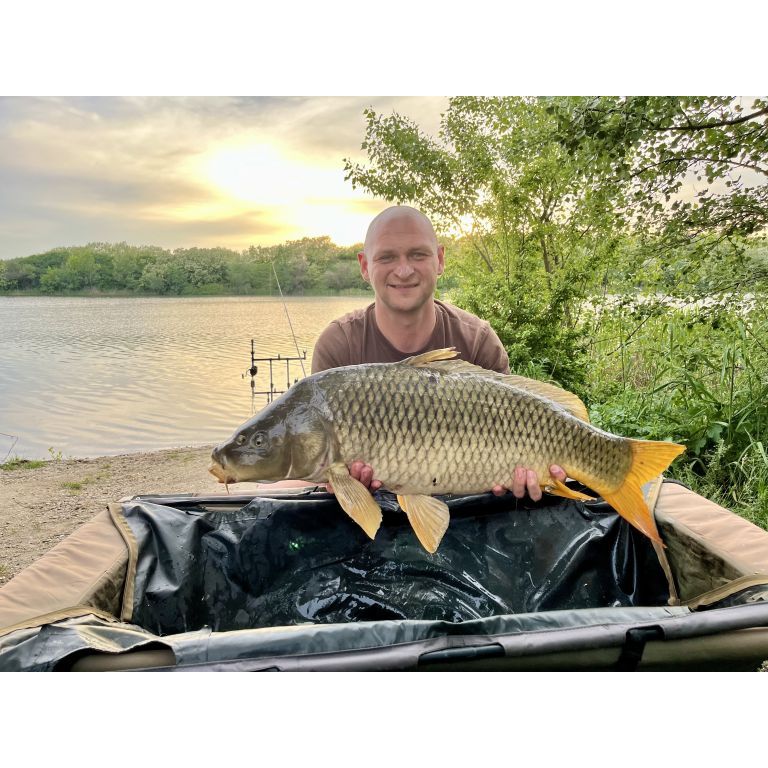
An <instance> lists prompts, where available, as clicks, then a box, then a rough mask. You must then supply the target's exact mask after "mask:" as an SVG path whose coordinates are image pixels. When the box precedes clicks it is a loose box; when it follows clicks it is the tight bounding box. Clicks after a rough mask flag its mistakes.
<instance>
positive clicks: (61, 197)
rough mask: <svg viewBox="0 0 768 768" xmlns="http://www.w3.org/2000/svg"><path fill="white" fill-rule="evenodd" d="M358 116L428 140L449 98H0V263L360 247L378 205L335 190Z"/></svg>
mask: <svg viewBox="0 0 768 768" xmlns="http://www.w3.org/2000/svg"><path fill="white" fill-rule="evenodd" d="M368 106H373V107H374V108H375V109H376V110H377V111H379V112H387V113H389V112H391V111H392V110H395V111H398V112H401V113H403V114H406V115H408V116H409V117H411V118H413V119H414V120H416V121H417V122H418V124H419V125H420V126H422V127H423V128H424V129H426V130H430V131H434V130H436V129H437V126H438V124H439V120H440V112H441V111H442V110H443V109H444V108H445V107H446V106H447V98H442V97H402V98H397V97H381V98H377V97H321V96H312V97H306V98H302V97H258V96H256V97H249V98H229V97H221V96H217V97H189V98H164V97H149V98H129V97H100V98H65V97H57V98H42V97H6V98H1V99H0V178H2V180H3V183H2V185H0V258H4V259H7V258H13V257H16V256H27V255H30V254H33V253H40V252H42V251H45V250H48V249H50V248H53V247H55V246H64V245H81V244H85V243H87V242H93V241H105V242H120V241H126V242H128V243H130V244H133V245H141V244H151V245H159V246H163V247H165V248H176V247H187V246H201V247H204V246H225V247H228V248H232V249H235V250H242V249H244V248H247V247H248V246H249V245H270V244H274V243H280V242H283V241H285V240H289V239H297V238H301V237H304V236H316V235H330V237H331V238H332V239H333V240H334V241H335V242H336V243H338V244H340V245H348V244H352V243H355V242H359V241H361V240H362V239H363V236H364V233H365V227H366V226H367V223H368V221H369V220H370V218H371V217H372V216H373V215H375V214H376V213H378V211H379V210H381V209H382V208H383V207H384V206H385V205H386V203H384V202H383V201H381V200H375V199H373V198H371V197H370V196H369V195H367V194H365V193H364V192H362V191H361V190H353V189H352V185H351V184H350V183H349V182H345V181H344V172H343V168H344V158H345V157H350V158H355V159H362V158H364V156H365V155H364V152H363V151H362V150H361V149H360V144H361V142H362V140H363V137H364V131H365V118H364V116H363V110H364V109H365V108H366V107H368Z"/></svg>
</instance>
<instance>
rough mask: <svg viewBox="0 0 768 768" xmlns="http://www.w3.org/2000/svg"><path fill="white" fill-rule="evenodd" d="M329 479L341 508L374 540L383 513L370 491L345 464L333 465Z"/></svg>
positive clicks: (329, 469)
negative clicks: (351, 473)
mask: <svg viewBox="0 0 768 768" xmlns="http://www.w3.org/2000/svg"><path fill="white" fill-rule="evenodd" d="M328 479H329V480H330V481H331V483H332V484H333V491H334V493H335V494H336V498H337V499H338V502H339V505H340V506H341V508H342V509H343V510H344V511H345V512H346V513H347V514H348V515H349V516H350V517H351V518H352V519H353V520H354V521H355V522H356V523H357V524H358V525H359V526H360V527H361V528H362V529H363V530H364V531H365V532H366V533H367V534H368V536H370V538H374V537H375V536H376V531H378V530H379V526H380V525H381V519H382V513H381V507H379V505H378V504H377V503H376V502H375V501H374V499H373V496H371V494H370V492H369V491H368V489H367V488H366V487H365V486H364V485H363V484H362V483H361V482H360V481H359V480H355V478H354V477H352V476H351V475H350V474H349V470H348V469H347V467H346V466H345V465H344V464H331V466H330V467H328Z"/></svg>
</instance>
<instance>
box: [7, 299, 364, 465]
mask: <svg viewBox="0 0 768 768" xmlns="http://www.w3.org/2000/svg"><path fill="white" fill-rule="evenodd" d="M370 301H371V298H367V297H343V298H287V299H286V300H285V304H283V301H282V299H280V298H270V297H251V296H249V297H240V296H237V297H234V296H226V297H219V296H217V297H194V298H79V297H78V298H54V297H0V433H2V434H0V463H2V462H3V461H5V459H6V455H7V454H8V452H9V451H10V456H22V457H24V458H42V459H50V458H51V457H52V456H57V455H59V454H60V455H61V456H62V457H63V458H74V457H78V458H80V457H90V456H101V455H116V454H121V453H131V452H135V451H152V450H159V449H161V448H173V447H179V446H188V445H204V444H208V443H216V442H219V441H221V440H223V439H225V438H226V437H228V436H229V435H230V434H231V433H232V432H233V431H234V429H235V427H237V426H238V425H239V424H241V423H242V422H243V421H245V420H246V419H248V418H250V416H251V415H252V414H253V413H254V412H255V411H258V410H260V409H261V408H262V407H264V405H266V403H267V398H266V396H252V394H251V377H250V376H249V375H248V369H249V368H250V366H251V339H254V340H255V347H256V357H271V356H275V357H276V356H277V355H278V354H279V355H281V356H283V357H285V356H293V357H295V356H297V350H296V346H295V345H294V342H293V337H292V335H291V327H290V325H289V319H288V318H289V317H290V322H291V323H292V324H293V331H294V332H295V334H296V340H297V342H298V349H299V351H300V352H304V351H306V354H307V359H306V362H304V368H305V371H306V374H307V375H308V374H309V372H310V366H311V358H312V348H313V346H314V343H315V340H316V339H317V337H318V336H319V335H320V333H321V331H322V330H323V328H324V327H325V326H326V324H327V323H328V322H330V321H331V320H333V319H334V318H336V317H339V316H340V315H343V314H344V313H346V312H349V311H350V310H352V309H355V308H357V307H363V306H365V305H367V304H368V303H370ZM286 309H287V314H286ZM290 372H291V380H293V379H294V378H301V377H302V375H303V372H302V368H301V365H300V364H299V363H291V369H290ZM273 375H274V378H273V382H274V388H275V389H278V390H283V389H285V388H286V383H287V377H286V371H285V363H282V364H281V365H275V366H274V367H273ZM255 383H256V386H255V389H256V390H257V391H258V390H266V389H269V388H270V384H269V375H268V364H266V363H260V364H259V374H258V375H257V377H256V382H255ZM15 438H17V440H16V442H15V444H14V439H15Z"/></svg>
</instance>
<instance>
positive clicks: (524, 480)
mask: <svg viewBox="0 0 768 768" xmlns="http://www.w3.org/2000/svg"><path fill="white" fill-rule="evenodd" d="M549 474H550V475H552V477H553V478H554V479H555V480H559V481H560V482H561V483H564V482H565V478H566V474H565V470H564V469H563V468H562V467H560V466H558V465H557V464H553V465H552V466H551V467H550V468H549ZM491 491H492V492H493V494H494V496H503V495H504V494H505V493H506V492H507V491H512V494H513V496H514V497H515V498H517V499H522V498H523V496H525V493H526V491H527V492H528V495H529V496H530V497H531V500H532V501H538V500H539V499H540V498H541V496H542V491H541V487H540V486H539V478H538V476H537V474H536V473H535V472H534V471H533V470H532V469H526V468H525V467H515V479H514V480H513V481H512V487H511V488H505V487H504V486H503V485H494V486H493V488H491Z"/></svg>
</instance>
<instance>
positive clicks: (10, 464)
mask: <svg viewBox="0 0 768 768" xmlns="http://www.w3.org/2000/svg"><path fill="white" fill-rule="evenodd" d="M44 466H45V462H44V461H37V460H33V459H22V458H21V457H20V456H13V457H12V458H10V459H8V461H6V462H5V463H4V464H0V470H5V471H8V472H10V471H11V470H13V469H39V468H40V467H44Z"/></svg>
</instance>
